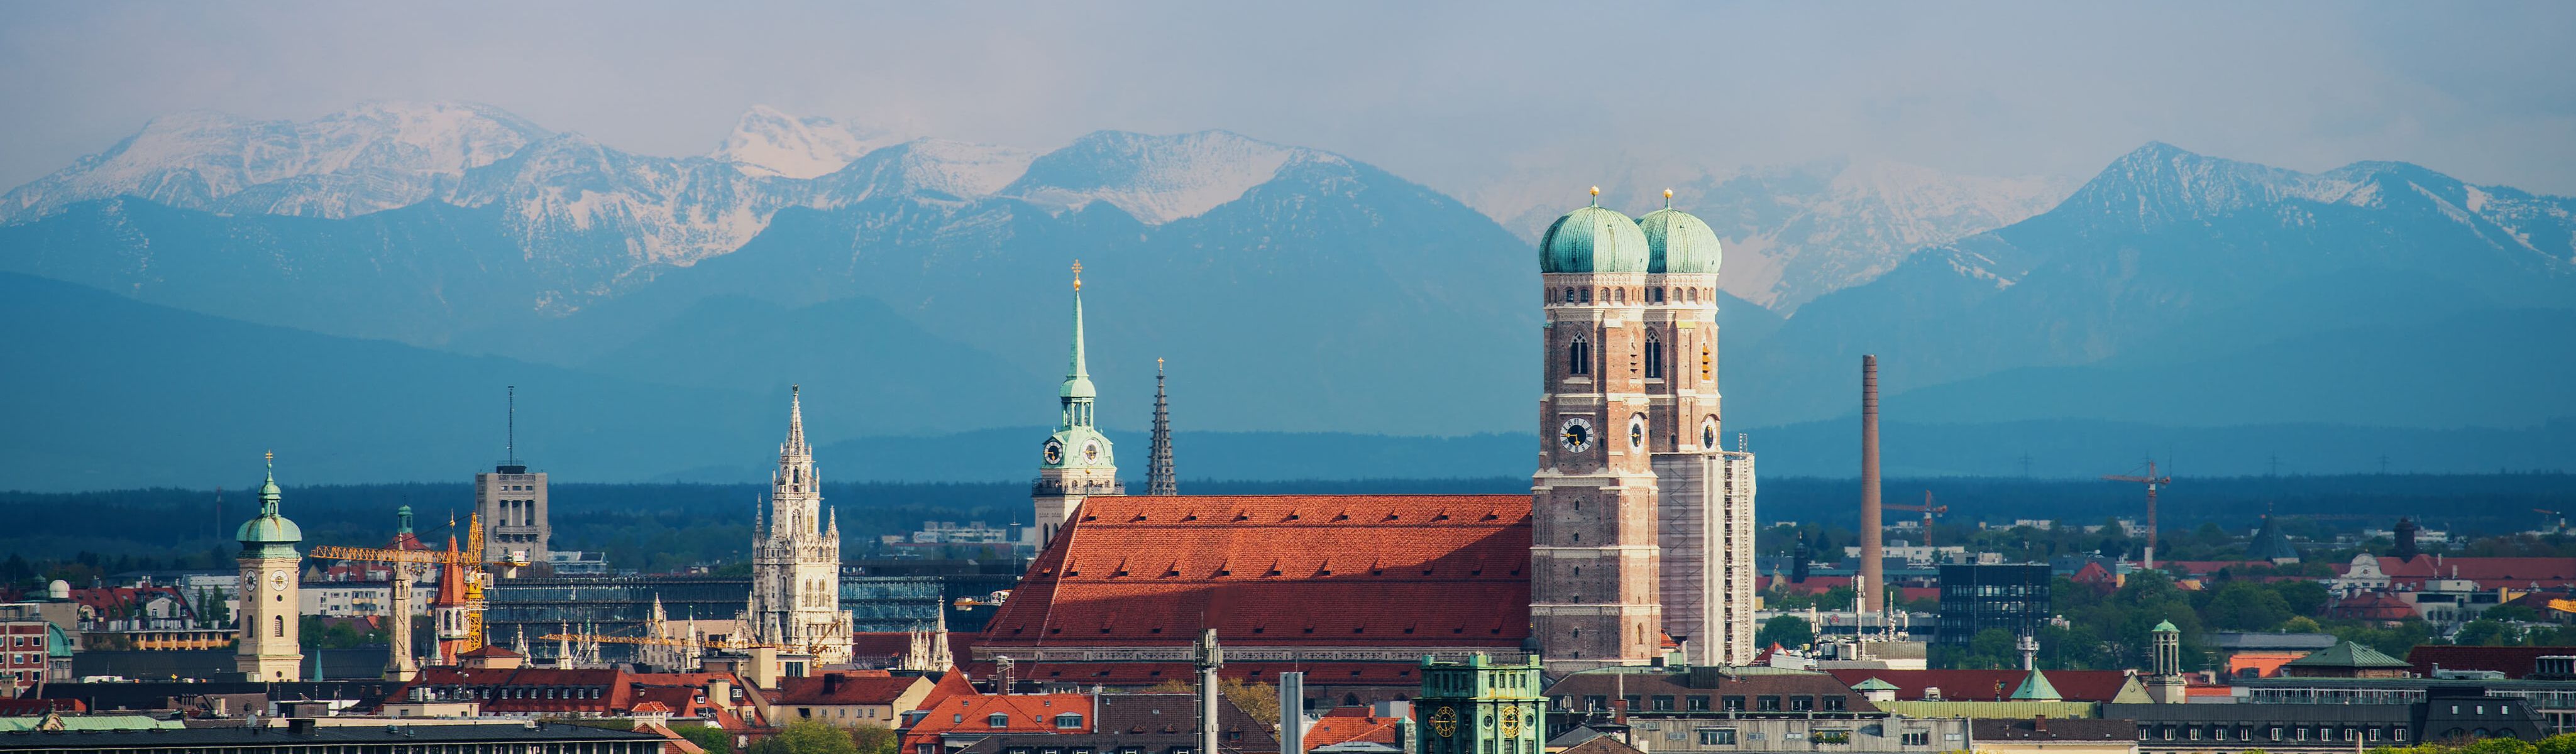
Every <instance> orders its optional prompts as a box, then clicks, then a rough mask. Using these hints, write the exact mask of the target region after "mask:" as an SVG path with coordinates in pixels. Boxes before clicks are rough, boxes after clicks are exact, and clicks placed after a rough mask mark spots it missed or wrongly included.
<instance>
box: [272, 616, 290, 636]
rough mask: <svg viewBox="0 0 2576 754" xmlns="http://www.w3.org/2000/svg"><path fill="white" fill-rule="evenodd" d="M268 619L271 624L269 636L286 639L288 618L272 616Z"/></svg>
mask: <svg viewBox="0 0 2576 754" xmlns="http://www.w3.org/2000/svg"><path fill="white" fill-rule="evenodd" d="M268 619H269V622H270V627H269V635H270V636H275V637H277V638H280V639H283V638H286V616H283V615H271V616H268Z"/></svg>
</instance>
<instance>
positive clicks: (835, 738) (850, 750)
mask: <svg viewBox="0 0 2576 754" xmlns="http://www.w3.org/2000/svg"><path fill="white" fill-rule="evenodd" d="M858 752H859V746H858V743H857V742H856V741H852V740H851V739H850V733H849V731H845V730H841V729H840V728H835V727H832V724H831V723H827V722H823V721H821V720H797V721H794V722H790V723H788V724H787V727H786V728H785V729H782V730H780V731H778V735H774V736H770V737H768V738H764V739H761V740H760V742H759V743H756V744H752V745H751V754H858Z"/></svg>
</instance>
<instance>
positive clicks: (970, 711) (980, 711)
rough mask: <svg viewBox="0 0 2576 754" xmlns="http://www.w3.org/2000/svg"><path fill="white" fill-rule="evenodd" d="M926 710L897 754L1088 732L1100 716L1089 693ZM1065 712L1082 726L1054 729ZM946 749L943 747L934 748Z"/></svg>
mask: <svg viewBox="0 0 2576 754" xmlns="http://www.w3.org/2000/svg"><path fill="white" fill-rule="evenodd" d="M1092 499H1094V500H1097V499H1099V498H1092ZM925 709H926V710H927V714H925V715H923V716H922V718H921V721H920V722H917V723H913V725H912V727H910V728H908V729H906V730H904V733H903V748H902V749H899V750H898V751H920V748H919V745H920V744H940V743H942V741H941V737H943V736H946V735H947V734H950V733H959V734H972V735H979V736H980V735H984V734H990V733H1089V732H1092V730H1093V729H1094V728H1093V726H1094V725H1095V724H1096V723H1097V722H1098V721H1097V718H1098V717H1099V715H1098V714H1096V712H1097V710H1095V709H1093V704H1092V698H1091V696H1090V695H1089V694H1010V695H999V694H990V695H975V696H952V697H949V698H948V699H946V700H943V701H941V702H940V703H939V705H938V706H936V707H928V708H925ZM1067 712H1073V713H1078V714H1081V715H1082V725H1081V727H1078V728H1058V727H1056V724H1055V718H1056V716H1057V715H1061V714H1064V713H1067ZM996 714H999V715H1003V716H1004V717H1003V724H1002V726H1001V727H994V726H993V724H992V717H993V715H996ZM945 750H946V748H945V747H944V746H942V747H940V748H937V749H934V751H945Z"/></svg>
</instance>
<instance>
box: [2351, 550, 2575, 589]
mask: <svg viewBox="0 0 2576 754" xmlns="http://www.w3.org/2000/svg"><path fill="white" fill-rule="evenodd" d="M2351 569H2352V565H2351V564H2349V563H2340V564H2336V566H2335V572H2336V573H2346V572H2349V571H2350V570H2351ZM2379 571H2380V572H2381V573H2385V574H2388V579H2389V581H2390V582H2391V583H2392V584H2393V585H2396V587H2395V588H2400V589H2419V588H2421V585H2422V583H2423V582H2425V581H2427V580H2431V579H2470V580H2473V581H2476V582H2478V588H2480V589H2498V588H2513V589H2534V588H2553V587H2564V586H2570V585H2576V558H2450V557H2441V556H2434V555H2417V556H2415V557H2413V558H2411V559H2407V560H2398V559H2396V558H2393V557H2387V556H2381V557H2380V558H2379Z"/></svg>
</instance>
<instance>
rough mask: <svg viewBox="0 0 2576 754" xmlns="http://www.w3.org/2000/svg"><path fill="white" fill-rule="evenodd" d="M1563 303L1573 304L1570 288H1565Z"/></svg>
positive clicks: (1572, 294) (1572, 291) (1572, 292)
mask: <svg viewBox="0 0 2576 754" xmlns="http://www.w3.org/2000/svg"><path fill="white" fill-rule="evenodd" d="M1565 303H1569V304H1571V303H1574V288H1573V287H1572V286H1567V287H1566V289H1565Z"/></svg>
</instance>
